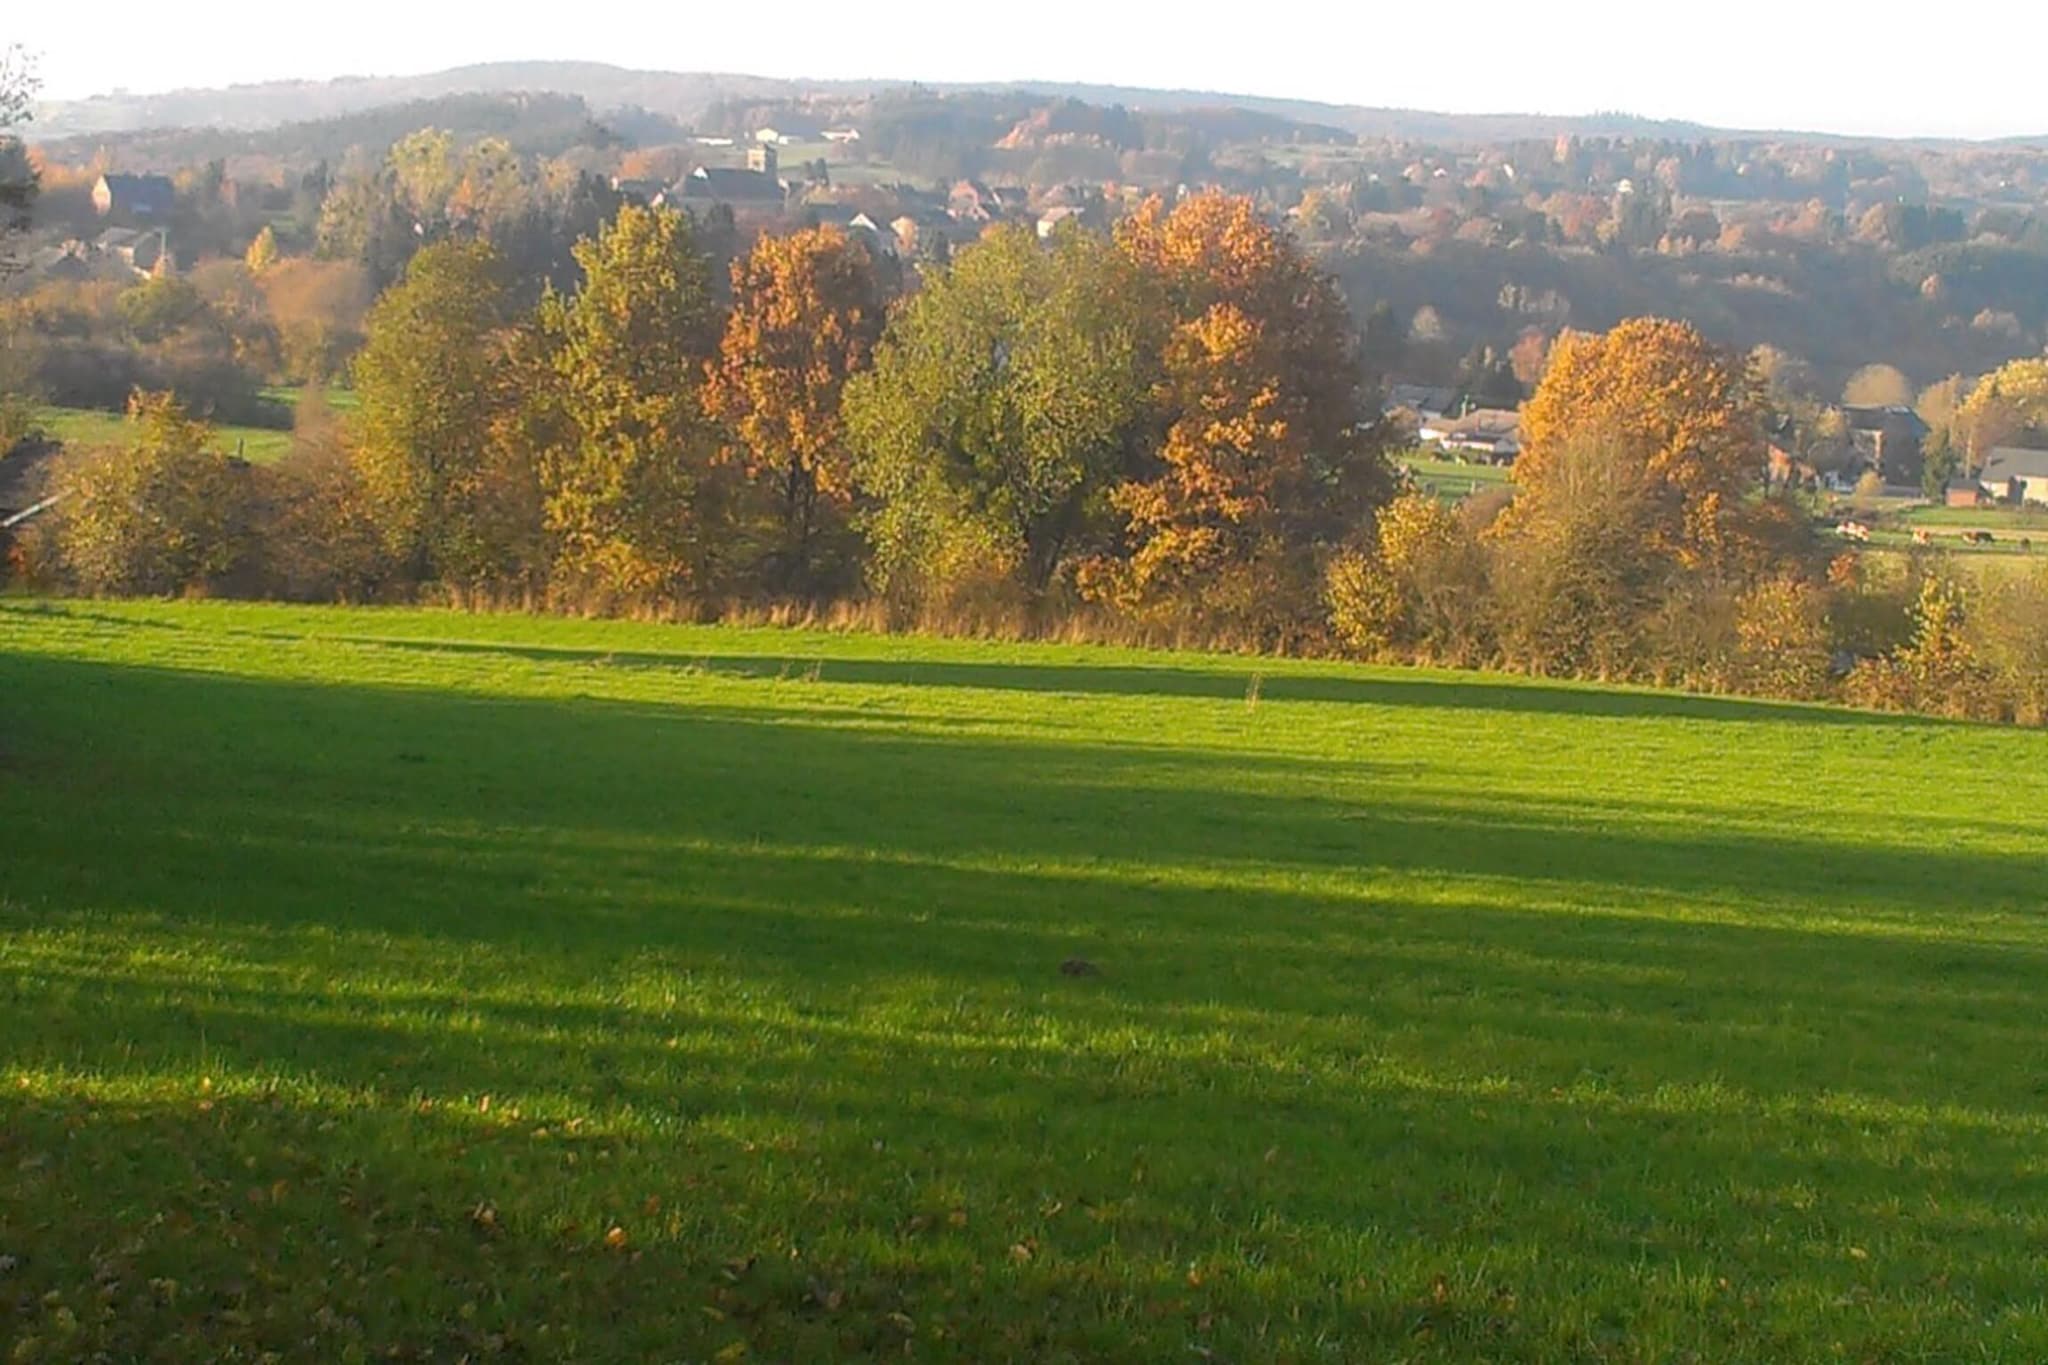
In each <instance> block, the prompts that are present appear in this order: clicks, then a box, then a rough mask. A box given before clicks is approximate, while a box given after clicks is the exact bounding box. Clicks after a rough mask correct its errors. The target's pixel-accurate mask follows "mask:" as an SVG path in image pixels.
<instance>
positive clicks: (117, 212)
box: [92, 173, 178, 222]
mask: <svg viewBox="0 0 2048 1365" xmlns="http://www.w3.org/2000/svg"><path fill="white" fill-rule="evenodd" d="M177 199H178V189H177V186H175V185H173V184H172V183H171V182H170V180H169V179H168V178H167V177H165V176H161V175H115V174H112V173H109V174H106V175H103V176H101V177H100V178H99V180H98V181H97V182H96V183H95V184H94V185H93V187H92V206H93V208H94V209H96V210H98V212H99V215H100V217H102V218H131V219H134V220H136V221H138V222H142V221H148V222H156V221H159V220H161V219H164V218H168V217H170V216H171V210H172V209H173V208H174V207H176V205H177Z"/></svg>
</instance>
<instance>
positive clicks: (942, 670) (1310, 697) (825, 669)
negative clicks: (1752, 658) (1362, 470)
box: [272, 636, 1939, 726]
mask: <svg viewBox="0 0 2048 1365" xmlns="http://www.w3.org/2000/svg"><path fill="white" fill-rule="evenodd" d="M272 638H280V637H272ZM337 638H346V639H347V641H348V642H349V643H353V644H366V645H375V646H377V647H380V648H386V649H400V650H416V651H422V652H427V653H452V654H496V655H504V656H507V657H511V658H519V659H526V660H529V661H534V662H565V661H568V662H603V663H605V664H607V665H609V666H612V667H618V668H643V669H664V670H682V671H688V670H692V669H694V670H697V671H701V672H707V673H712V674H716V675H719V676H724V677H734V678H747V679H773V678H787V677H790V676H793V675H802V674H804V673H806V672H807V671H808V670H810V669H811V668H812V667H813V666H814V665H815V666H816V668H817V669H818V677H819V679H820V680H821V681H827V682H838V683H858V684H867V685H874V686H887V687H957V688H977V689H990V690H996V691H1008V692H1046V693H1055V694H1064V695H1070V696H1090V695H1107V696H1121V697H1188V698H1200V699H1208V700H1217V701H1242V700H1243V699H1244V695H1245V688H1246V686H1247V683H1248V682H1249V680H1250V678H1251V677H1252V676H1254V675H1257V676H1259V678H1260V679H1261V683H1260V687H1261V692H1260V695H1261V699H1262V700H1263V701H1267V702H1288V701H1298V702H1329V703H1337V704H1340V705H1359V706H1404V707H1424V708H1428V709H1432V710H1436V709H1450V710H1469V711H1503V712H1509V713H1515V714H1542V715H1566V716H1602V717H1614V718H1628V719H1641V718H1679V719H1686V720H1710V721H1748V722H1765V721H1770V720H1776V719H1787V718H1790V719H1797V720H1800V721H1804V722H1807V723H1811V724H1823V725H1872V724H1877V725H1895V726H1896V725H1901V724H1906V725H1914V724H1938V723H1939V722H1936V721H1931V720H1927V719H1925V718H1920V717H1911V718H1901V717H1898V716H1882V715H1877V714H1875V713H1871V712H1864V711H1850V710H1846V709H1842V708H1839V707H1821V706H1799V705H1790V704H1786V703H1783V702H1770V701H1752V700H1747V699H1739V698H1726V697H1702V696H1694V695H1691V694H1688V693H1681V692H1660V691H1650V690H1645V689H1634V690H1624V689H1616V688H1606V687H1594V686H1590V685H1580V684H1571V683H1555V682H1543V681H1539V680H1534V679H1530V680H1526V681H1523V680H1515V681H1487V680H1484V678H1485V675H1482V674H1476V673H1475V674H1470V675H1459V674H1434V675H1427V676H1418V677H1416V678H1414V679H1407V678H1394V677H1385V676H1380V677H1341V676H1336V675H1334V674H1319V673H1297V672H1293V671H1278V672H1271V673H1269V672H1267V669H1268V668H1269V667H1272V665H1269V664H1267V663H1265V662H1263V661H1261V660H1258V659H1253V658H1247V659H1245V660H1243V661H1242V662H1241V663H1238V662H1233V664H1232V665H1230V666H1228V667H1223V666H1219V667H1217V668H1215V669H1198V668H1183V667H1174V666H1172V665H1166V664H1160V665H1139V666H1132V665H1121V666H1106V665H1094V664H1074V665H1050V664H1011V663H1004V664H983V663H958V662H931V661H925V660H919V661H916V662H903V661H896V660H885V659H853V658H845V657H842V656H839V655H831V656H816V655H807V654H805V653H803V652H802V651H801V650H797V651H792V652H791V654H790V655H788V656H787V657H759V656H753V655H721V654H699V653H693V652H691V651H688V650H679V651H678V652H676V653H673V654H655V653H645V652H638V653H636V652H631V651H613V650H601V649H575V648H557V647H548V646H528V645H511V644H490V643H478V642H472V641H421V640H405V639H394V638H388V637H376V636H352V637H337ZM1464 677H1470V678H1471V679H1472V680H1471V681H1463V680H1462V679H1463V678H1464ZM1454 679H1458V680H1454Z"/></svg>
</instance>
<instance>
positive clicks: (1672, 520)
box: [1503, 318, 1766, 570]
mask: <svg viewBox="0 0 2048 1365" xmlns="http://www.w3.org/2000/svg"><path fill="white" fill-rule="evenodd" d="M1760 418H1761V403H1760V401H1759V394H1758V391H1757V385H1756V383H1755V381H1754V378H1753V377H1752V375H1751V373H1750V371H1749V368H1748V366H1747V365H1746V364H1745V363H1744V362H1743V360H1742V359H1741V358H1739V357H1736V356H1732V355H1730V354H1728V353H1726V352H1723V351H1721V350H1720V349H1718V348H1716V347H1714V346H1713V345H1711V344H1709V343H1708V342H1707V340H1706V338H1704V337H1702V336H1701V335H1700V334H1699V332H1698V331H1697V330H1695V329H1694V328H1693V327H1692V326H1690V325H1689V324H1686V323H1682V322H1665V321H1661V320H1657V319H1650V318H1643V319H1637V320H1635V321H1631V322H1624V323H1623V324H1621V325H1620V326H1619V327H1617V328H1615V329H1614V330H1613V331H1612V332H1609V333H1607V334H1606V335H1604V336H1602V335H1595V334H1591V333H1585V332H1567V333H1566V334H1565V335H1563V336H1562V337H1560V338H1559V339H1558V342H1557V345H1556V346H1555V347H1554V348H1553V350H1552V352H1551V358H1550V367H1549V369H1548V371H1547V372H1546V373H1545V375H1544V379H1543V383H1542V385H1541V386H1540V387H1538V389H1537V390H1536V394H1535V396H1534V397H1533V398H1531V399H1530V401H1529V403H1528V406H1527V407H1525V408H1524V409H1523V412H1522V453H1521V455H1520V457H1519V458H1518V459H1517V460H1516V463H1515V487H1516V490H1517V497H1516V500H1515V503H1514V506H1513V507H1512V508H1510V509H1509V512H1508V514H1507V516H1506V517H1505V518H1504V520H1503V528H1504V531H1505V533H1509V534H1541V533H1542V530H1543V528H1544V526H1545V524H1546V522H1549V521H1552V520H1554V519H1556V518H1558V517H1560V516H1562V515H1563V514H1564V513H1565V512H1566V511H1567V510H1568V509H1569V508H1570V507H1571V505H1572V504H1573V503H1574V502H1575V501H1580V500H1583V498H1584V496H1585V494H1586V491H1587V490H1586V488H1585V483H1586V481H1587V480H1588V479H1606V480H1614V479H1625V480H1626V481H1627V482H1629V483H1630V484H1638V483H1639V484H1640V492H1641V498H1642V500H1643V503H1644V511H1643V516H1644V518H1645V519H1644V522H1643V525H1642V527H1641V533H1642V534H1643V535H1644V536H1645V537H1646V538H1647V539H1648V541H1649V543H1650V548H1651V549H1652V550H1653V551H1654V552H1655V553H1656V554H1657V555H1659V556H1662V557H1664V558H1667V559H1669V560H1671V561H1672V562H1673V563H1675V564H1677V565H1678V566H1680V567H1683V568H1686V569H1689V570H1696V569H1706V568H1714V567H1719V566H1724V565H1730V564H1732V563H1733V562H1734V561H1735V559H1737V558H1739V557H1740V556H1741V555H1742V554H1743V553H1746V552H1747V551H1749V550H1750V549H1753V548H1755V544H1754V543H1755V539H1756V533H1757V532H1758V531H1759V530H1760V529H1761V528H1759V527H1757V526H1756V525H1754V517H1753V515H1752V513H1753V506H1752V504H1751V502H1750V500H1749V496H1748V495H1749V493H1750V491H1751V490H1752V489H1753V488H1754V487H1755V486H1756V484H1757V482H1758V481H1759V480H1760V479H1761V478H1762V475H1763V471H1764V468H1765V463H1766V460H1765V442H1764V437H1763V430H1762V426H1761V421H1760ZM1589 446H1591V447H1595V448H1598V449H1600V450H1602V451H1603V452H1606V454H1607V455H1608V458H1607V459H1605V460H1602V461H1599V462H1592V463H1589V462H1588V461H1586V460H1583V459H1571V458H1567V455H1568V453H1569V452H1571V451H1573V450H1574V449H1575V448H1576V449H1579V450H1584V449H1586V448H1588V447H1589Z"/></svg>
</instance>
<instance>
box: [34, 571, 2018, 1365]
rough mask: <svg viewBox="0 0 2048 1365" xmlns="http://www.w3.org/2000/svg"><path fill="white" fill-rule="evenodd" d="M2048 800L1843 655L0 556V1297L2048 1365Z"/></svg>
mask: <svg viewBox="0 0 2048 1365" xmlns="http://www.w3.org/2000/svg"><path fill="white" fill-rule="evenodd" d="M2044 812H2048V734H2042V733H2038V732H2022V731H2012V730H2000V729H1994V728H1984V727H1971V726H1963V725H1951V724H1940V723H1934V722H1928V721H1920V720H1911V719H1903V718H1892V717H1874V716H1866V715H1860V714H1855V713H1851V712H1845V711H1840V710H1833V709H1827V708H1817V707H1803V706H1791V705H1772V704H1762V703H1747V702H1736V701H1722V700H1712V699H1702V698H1688V697H1683V696H1676V695H1665V694H1654V693H1645V692H1629V691H1609V690H1599V689H1594V688H1584V687H1568V686H1557V685H1547V684H1541V683H1536V682H1529V681H1521V680H1513V679H1504V678H1496V677H1487V676H1480V675H1450V674H1433V673H1426V672H1404V671H1392V670H1368V669H1358V668H1348V667H1342V666H1338V665H1316V664H1273V663H1256V662H1252V661H1247V660H1238V659H1226V658H1214V657H1206V656H1193V655H1181V656H1167V655H1145V654H1134V653H1120V652H1112V651H1106V650H1089V649H1079V648H1061V647H1050V646H1046V647H1029V646H1014V645H999V644H980V643H938V642H931V641H923V640H914V639H879V638H871V637H860V636H827V635H819V634H804V633H778V632H768V631H743V630H728V629H710V628H704V629H697V628H678V627H660V626H636V625H627V624H606V623H578V622H568V621H540V620H530V619H525V618H489V617H467V616H458V615H452V614H441V613H431V612H411V611H403V612H402V611H350V610H343V609H296V608H283V607H259V606H231V605H214V604H192V605H175V604H153V603H124V604H101V603H69V604H67V603H56V604H51V603H39V602H34V601H27V600H22V599H12V600H4V599H0V1335H4V1336H5V1337H6V1338H7V1342H6V1345H7V1346H8V1348H9V1349H10V1350H12V1351H13V1352H14V1355H13V1356H12V1357H11V1358H13V1359H34V1360H44V1359H48V1360H65V1361H69V1360H83V1359H92V1358H96V1356H95V1353H104V1358H109V1359H117V1360H128V1359H144V1358H147V1359H155V1360H191V1361H199V1360H209V1361H211V1360H222V1359H241V1360H255V1359H258V1358H265V1357H263V1354H262V1353H264V1352H270V1353H273V1354H272V1355H271V1356H270V1357H268V1358H278V1359H290V1360H322V1361H326V1360H335V1361H347V1360H371V1359H379V1360H381V1359H413V1360H427V1359H433V1360H456V1359H465V1358H466V1359H470V1360H484V1359H490V1358H494V1357H495V1358H508V1359H528V1360H550V1361H552V1360H620V1361H629V1360H630V1361H637V1360H682V1361H703V1360H718V1361H726V1362H731V1361H738V1360H745V1359H758V1360H782V1361H825V1360H850V1359H864V1358H881V1357H885V1356H886V1357H888V1358H891V1359H904V1358H909V1359H918V1360H961V1361H999V1360H1031V1361H1058V1360H1073V1361H1081V1360H1130V1361H1204V1360H1207V1361H1223V1360H1228V1361H1239V1362H1252V1361H1392V1360H1441V1359H1449V1360H1472V1361H1479V1360H1490V1361H1509V1360H1512V1361H1574V1362H1579V1361H1603V1362H1604V1361H1613V1362H1638V1361H1640V1362H1666V1361H1713V1362H1724V1361H1772V1362H1783V1361H1803V1360H1843V1361H1887V1362H1889V1361H1951V1360H1962V1359H1969V1360H1978V1361H2013V1362H2038V1361H2040V1360H2043V1359H2048V1007H2044V997H2043V981H2044V980H2048V816H2044ZM1077 956H1078V957H1083V958H1086V959H1088V960H1089V961H1090V962H1092V963H1093V964H1095V965H1096V966H1097V967H1098V968H1099V974H1098V975H1092V976H1068V975H1065V974H1063V973H1062V971H1061V964H1062V963H1063V962H1064V961H1066V960H1067V959H1070V958H1074V957H1077Z"/></svg>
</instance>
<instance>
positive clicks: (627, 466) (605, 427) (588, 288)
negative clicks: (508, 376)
mask: <svg viewBox="0 0 2048 1365" xmlns="http://www.w3.org/2000/svg"><path fill="white" fill-rule="evenodd" d="M576 260H577V262H578V263H579V264H580V265H581V266H582V268H583V276H584V280H583V287H582V288H581V289H580V290H578V291H577V292H576V293H575V294H574V295H571V296H563V295H550V296H549V297H548V298H547V299H545V300H544V301H543V302H542V305H541V311H540V325H539V330H540V343H541V346H542V349H543V352H544V354H545V355H546V357H547V364H548V367H549V370H550V373H551V377H552V390H553V397H552V400H551V401H553V402H555V403H557V404H558V405H559V411H558V415H557V418H556V425H557V429H558V439H557V440H555V441H553V442H551V443H550V445H549V446H548V448H547V449H546V450H545V451H544V452H543V454H542V458H541V486H542V493H543V497H544V500H545V503H544V505H545V516H546V524H547V527H548V531H549V533H550V535H551V536H552V537H553V539H554V541H555V546H556V573H557V576H558V580H559V581H560V582H562V583H563V585H564V586H568V587H573V588H576V589H579V590H594V591H597V592H600V593H604V594H609V595H615V596H619V597H654V596H676V595H686V594H694V593H703V592H706V591H709V590H711V589H713V588H714V587H716V586H718V582H717V578H718V573H719V571H720V569H721V568H723V567H724V562H723V560H722V558H721V555H722V552H723V551H724V550H726V549H727V548H728V547H727V546H726V545H725V544H724V541H725V537H724V536H723V534H722V533H723V531H724V526H723V525H722V518H723V516H724V515H725V513H724V509H723V507H722V505H721V501H720V487H719V484H718V482H717V480H716V478H715V470H714V462H715V458H716V454H717V433H716V430H715V428H714V426H713V424H712V423H711V421H710V420H709V418H708V417H707V415H706V413H705V408H704V401H703V398H704V395H703V388H704V371H705V366H706V363H707V362H708V361H709V359H710V357H711V356H712V354H713V353H714V350H715V348H716V346H717V335H718V332H717V328H718V319H717V313H716V310H715V308H714V306H713V303H712V295H711V279H710V271H709V266H708V264H707V263H706V261H705V259H704V257H703V256H702V255H701V254H700V253H699V252H698V250H697V248H696V243H695V241H694V239H693V238H692V235H691V231H690V223H689V220H688V219H687V218H685V217H684V216H683V215H682V214H680V213H677V212H675V211H674V210H672V209H648V208H640V207H636V206H632V205H629V206H627V207H625V208H623V209H621V210H620V211H619V215H618V217H617V218H616V219H615V220H613V221H612V222H611V223H610V224H609V225H607V226H606V227H605V228H604V229H603V230H602V231H600V232H599V233H598V235H597V236H596V238H594V239H589V240H585V241H583V242H581V243H579V244H578V245H577V247H576Z"/></svg>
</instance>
